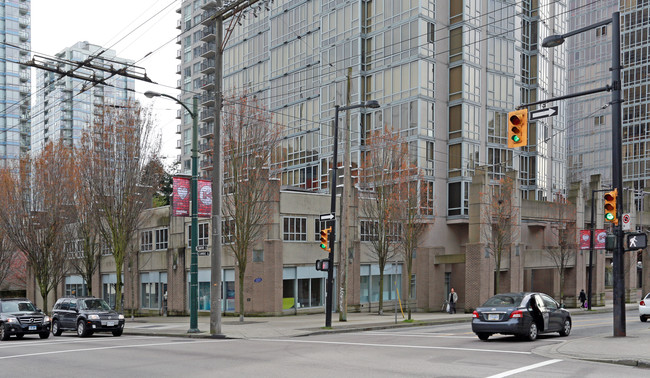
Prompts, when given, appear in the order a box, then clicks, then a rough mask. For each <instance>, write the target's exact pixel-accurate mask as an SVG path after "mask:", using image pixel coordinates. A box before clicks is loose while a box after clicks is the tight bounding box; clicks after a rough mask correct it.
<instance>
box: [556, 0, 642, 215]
mask: <svg viewBox="0 0 650 378" xmlns="http://www.w3.org/2000/svg"><path fill="white" fill-rule="evenodd" d="M569 9H570V12H571V13H570V14H571V17H570V18H569V29H570V30H575V29H578V28H581V27H585V26H588V25H592V24H594V23H596V22H599V21H602V20H605V19H609V18H611V17H612V13H613V12H616V11H620V14H621V66H622V67H621V69H622V72H621V79H622V89H623V93H622V97H623V104H622V113H623V114H622V116H623V118H622V126H623V130H622V133H621V135H622V143H623V145H622V155H623V156H622V157H623V167H622V168H623V170H622V174H623V185H624V187H627V188H632V189H635V190H636V191H637V193H638V194H639V195H638V196H637V197H636V198H635V205H636V209H637V210H642V209H643V208H644V204H643V202H644V200H645V199H646V198H647V196H644V195H643V192H646V191H648V187H650V152H649V151H650V149H649V147H650V126H649V125H650V123H649V122H648V119H649V116H648V110H650V90H649V88H648V81H649V78H650V59H649V57H650V51H649V48H650V47H649V46H650V44H648V40H649V39H648V35H649V34H650V23H648V18H649V16H648V15H649V14H650V2H648V1H620V2H619V1H615V0H603V1H588V0H571V1H569ZM567 42H568V43H569V51H571V53H570V54H569V59H568V60H569V71H568V72H569V92H578V91H584V90H589V89H594V88H599V87H603V86H605V85H607V84H611V72H610V67H611V63H612V55H611V52H612V46H611V25H607V26H602V27H600V28H598V29H594V30H591V31H589V32H585V33H582V34H581V35H579V36H575V37H572V38H570V39H569V40H567ZM610 105H611V94H610V93H607V92H605V93H599V94H595V95H591V96H585V97H580V98H576V99H572V100H570V101H569V108H568V110H569V111H568V114H567V122H568V124H569V125H571V126H570V127H569V128H568V134H567V135H568V141H569V172H570V178H571V179H573V180H581V181H588V180H589V176H590V175H592V174H597V173H599V174H601V175H602V182H603V184H604V185H611V184H612V117H611V107H610Z"/></svg>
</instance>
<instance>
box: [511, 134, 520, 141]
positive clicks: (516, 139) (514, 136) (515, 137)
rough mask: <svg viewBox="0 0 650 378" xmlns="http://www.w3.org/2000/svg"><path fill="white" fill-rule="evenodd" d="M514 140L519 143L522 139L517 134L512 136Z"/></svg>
mask: <svg viewBox="0 0 650 378" xmlns="http://www.w3.org/2000/svg"><path fill="white" fill-rule="evenodd" d="M512 140H513V141H515V143H518V142H519V141H520V140H521V139H520V138H519V136H517V135H513V136H512Z"/></svg>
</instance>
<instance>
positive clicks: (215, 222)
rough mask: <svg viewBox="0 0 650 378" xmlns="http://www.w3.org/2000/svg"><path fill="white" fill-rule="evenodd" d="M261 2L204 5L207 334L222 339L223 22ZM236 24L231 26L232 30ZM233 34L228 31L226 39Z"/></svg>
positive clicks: (216, 2)
mask: <svg viewBox="0 0 650 378" xmlns="http://www.w3.org/2000/svg"><path fill="white" fill-rule="evenodd" d="M259 1H261V0H239V1H231V2H230V3H228V4H227V5H226V6H224V5H223V0H216V1H214V3H212V2H208V3H206V4H205V5H204V6H203V9H205V11H206V12H207V11H208V9H212V6H214V7H215V8H216V10H215V11H214V14H213V15H212V16H210V17H208V18H207V19H205V20H203V24H204V25H214V34H215V39H216V40H215V47H214V48H215V58H214V65H215V73H214V88H215V89H214V92H215V93H214V96H215V98H214V100H215V101H214V130H213V138H214V144H213V148H212V251H211V254H210V335H212V337H223V334H222V333H221V296H222V294H223V288H222V287H221V282H222V279H221V253H222V249H223V248H222V246H221V222H222V219H221V218H222V217H221V195H222V193H223V172H222V163H221V161H222V157H221V154H222V145H221V144H222V142H221V107H222V105H223V50H224V48H225V46H226V43H227V42H228V38H226V40H225V41H224V36H223V22H224V21H225V20H227V19H229V18H231V17H233V16H235V17H237V19H239V18H240V17H241V16H242V12H243V11H244V10H246V9H247V8H248V7H250V6H251V5H253V4H255V3H257V2H259ZM234 25H237V23H236V22H234V23H232V25H231V26H232V27H234ZM231 33H232V29H230V30H228V34H227V37H229V36H230V34H231Z"/></svg>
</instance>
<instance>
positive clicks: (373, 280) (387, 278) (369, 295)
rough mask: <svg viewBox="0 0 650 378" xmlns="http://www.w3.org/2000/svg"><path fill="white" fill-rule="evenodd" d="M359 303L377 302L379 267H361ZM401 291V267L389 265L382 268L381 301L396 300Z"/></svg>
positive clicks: (375, 265)
mask: <svg viewBox="0 0 650 378" xmlns="http://www.w3.org/2000/svg"><path fill="white" fill-rule="evenodd" d="M360 273H361V276H360V292H359V293H360V298H359V300H360V302H361V303H368V302H379V290H380V288H379V265H377V264H373V265H361V272H360ZM398 291H400V292H401V291H402V265H392V264H389V265H387V266H386V267H385V268H384V287H383V292H384V294H383V300H384V301H390V300H396V299H397V292H398Z"/></svg>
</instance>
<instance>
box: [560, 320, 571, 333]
mask: <svg viewBox="0 0 650 378" xmlns="http://www.w3.org/2000/svg"><path fill="white" fill-rule="evenodd" d="M569 334H571V321H570V320H569V319H566V320H565V321H564V327H562V330H561V331H560V336H569Z"/></svg>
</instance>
